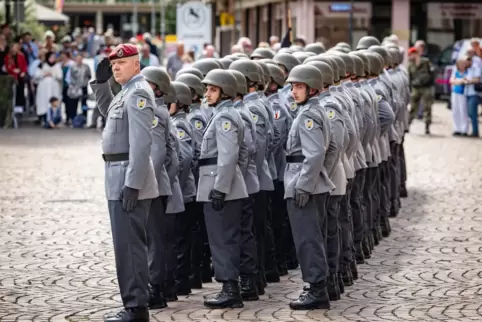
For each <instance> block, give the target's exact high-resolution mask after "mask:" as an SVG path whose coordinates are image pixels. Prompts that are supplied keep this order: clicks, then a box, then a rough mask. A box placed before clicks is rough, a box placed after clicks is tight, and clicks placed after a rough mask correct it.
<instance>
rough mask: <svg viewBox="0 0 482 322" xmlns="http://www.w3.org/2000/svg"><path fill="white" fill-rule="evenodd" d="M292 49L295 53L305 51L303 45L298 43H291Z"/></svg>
mask: <svg viewBox="0 0 482 322" xmlns="http://www.w3.org/2000/svg"><path fill="white" fill-rule="evenodd" d="M290 49H291V50H292V53H294V52H295V51H303V47H301V46H298V45H291V47H290Z"/></svg>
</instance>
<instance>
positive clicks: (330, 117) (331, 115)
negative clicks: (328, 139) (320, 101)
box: [327, 110, 335, 120]
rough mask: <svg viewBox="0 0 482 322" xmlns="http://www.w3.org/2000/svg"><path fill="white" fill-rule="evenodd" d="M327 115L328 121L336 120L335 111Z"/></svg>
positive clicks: (330, 111)
mask: <svg viewBox="0 0 482 322" xmlns="http://www.w3.org/2000/svg"><path fill="white" fill-rule="evenodd" d="M327 115H328V119H330V120H333V119H334V118H335V111H333V110H329V111H328V112H327Z"/></svg>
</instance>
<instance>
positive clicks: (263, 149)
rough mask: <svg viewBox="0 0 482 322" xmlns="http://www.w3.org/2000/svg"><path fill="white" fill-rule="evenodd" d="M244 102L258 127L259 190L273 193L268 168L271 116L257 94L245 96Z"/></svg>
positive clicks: (257, 162)
mask: <svg viewBox="0 0 482 322" xmlns="http://www.w3.org/2000/svg"><path fill="white" fill-rule="evenodd" d="M243 102H244V104H245V106H246V107H247V108H248V109H249V111H250V112H251V116H252V118H253V122H254V124H255V125H256V170H257V173H258V180H259V189H260V190H263V191H273V190H274V185H273V179H272V177H271V173H270V171H269V168H268V160H267V151H268V130H269V116H268V113H267V112H266V109H265V108H264V106H263V103H262V102H261V100H260V99H259V95H258V93H257V92H253V93H249V94H247V95H245V96H244V98H243Z"/></svg>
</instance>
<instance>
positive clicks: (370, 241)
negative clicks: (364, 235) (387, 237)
mask: <svg viewBox="0 0 482 322" xmlns="http://www.w3.org/2000/svg"><path fill="white" fill-rule="evenodd" d="M368 245H370V251H371V252H373V250H374V249H375V237H373V232H370V233H369V235H368Z"/></svg>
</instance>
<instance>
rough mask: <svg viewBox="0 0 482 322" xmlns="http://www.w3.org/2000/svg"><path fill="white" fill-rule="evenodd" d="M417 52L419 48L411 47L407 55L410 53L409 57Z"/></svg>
mask: <svg viewBox="0 0 482 322" xmlns="http://www.w3.org/2000/svg"><path fill="white" fill-rule="evenodd" d="M417 52H418V50H417V48H415V47H410V48H409V49H408V51H407V53H408V54H409V55H410V54H415V53H417Z"/></svg>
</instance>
